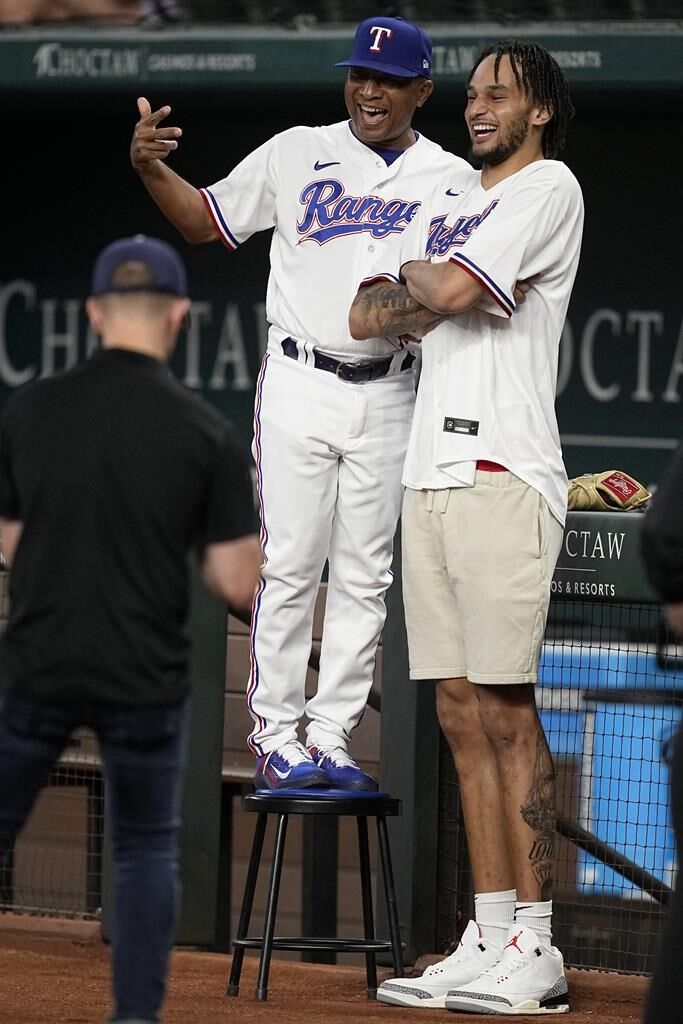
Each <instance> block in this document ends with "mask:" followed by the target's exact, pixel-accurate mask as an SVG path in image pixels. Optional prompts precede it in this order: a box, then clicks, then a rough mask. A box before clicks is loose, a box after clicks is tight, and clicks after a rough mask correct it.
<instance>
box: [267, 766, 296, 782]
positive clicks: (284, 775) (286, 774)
mask: <svg viewBox="0 0 683 1024" xmlns="http://www.w3.org/2000/svg"><path fill="white" fill-rule="evenodd" d="M269 767H270V768H272V769H273V771H274V772H275V774H276V775H277V777H278V779H288V778H289V774H290V772H291V770H292V769H291V768H288V769H287V771H286V772H281V771H280V769H279V768H276V767H275V765H274V764H271V765H270V766H269Z"/></svg>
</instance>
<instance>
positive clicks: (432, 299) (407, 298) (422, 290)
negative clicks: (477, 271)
mask: <svg viewBox="0 0 683 1024" xmlns="http://www.w3.org/2000/svg"><path fill="white" fill-rule="evenodd" d="M401 274H402V277H403V278H404V280H405V282H406V283H405V285H402V284H392V283H390V282H387V283H385V282H380V283H378V284H373V285H368V286H367V287H366V288H360V289H359V290H358V292H357V293H356V297H355V299H354V300H353V303H352V305H351V310H350V312H349V331H350V332H351V337H352V338H355V339H356V341H363V340H364V339H365V338H381V337H383V336H384V335H387V334H388V335H402V334H411V335H413V337H415V338H419V337H422V336H423V335H424V334H427V332H428V331H431V330H432V329H433V328H434V327H437V326H438V325H439V324H440V323H442V321H443V320H445V319H446V318H447V317H449V316H453V315H454V314H455V313H464V312H465V310H467V309H471V308H472V306H475V305H476V304H477V302H478V301H479V300H480V299H481V298H482V296H483V295H484V294H486V290H485V288H484V286H483V285H482V284H480V283H479V281H477V280H476V279H475V278H474V277H471V276H470V275H469V274H468V273H467V272H466V271H465V270H463V269H462V268H461V267H458V266H455V265H454V264H453V263H428V262H427V261H426V260H412V261H410V262H409V263H404V265H403V267H402V268H401ZM517 287H518V290H519V292H520V293H521V294H522V295H523V294H525V292H526V290H528V286H527V285H524V284H520V285H518V286H517Z"/></svg>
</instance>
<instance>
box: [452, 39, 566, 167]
mask: <svg viewBox="0 0 683 1024" xmlns="http://www.w3.org/2000/svg"><path fill="white" fill-rule="evenodd" d="M492 54H495V58H496V61H495V65H494V74H495V76H496V78H497V77H498V68H499V67H500V62H501V60H502V59H503V57H504V56H505V55H506V54H507V56H508V57H509V58H510V63H511V65H512V70H513V73H514V76H515V79H516V81H517V85H519V86H520V87H521V88H523V89H524V91H525V92H526V93H527V95H529V96H531V98H532V99H533V100H534V102H535V103H538V104H539V106H544V107H547V108H548V109H549V110H550V112H551V113H552V117H551V119H550V121H548V123H547V125H546V126H545V129H544V131H543V136H542V144H543V156H544V157H547V158H548V159H550V160H554V159H556V158H557V157H558V156H559V155H560V153H561V152H562V150H563V149H564V144H565V140H566V137H567V126H568V125H569V122H570V121H571V119H572V118H573V116H574V105H573V103H572V101H571V97H570V95H569V86H568V85H567V80H566V78H565V77H564V75H563V74H562V71H561V70H560V66H559V64H558V63H557V61H556V60H555V58H554V57H553V56H552V55H551V54H549V53H548V51H547V50H544V49H543V47H542V46H539V45H538V43H522V42H520V41H519V40H516V39H504V40H502V41H501V42H499V43H496V45H495V46H490V47H489V48H488V49H487V50H484V51H483V52H482V53H480V54H479V57H478V58H477V62H476V64H475V65H474V67H473V68H472V71H471V72H470V77H469V79H468V85H469V83H470V82H471V81H472V75H473V74H474V72H475V71H476V70H477V68H478V67H479V65H480V64H481V62H482V61H483V60H485V59H486V57H490V56H491V55H492Z"/></svg>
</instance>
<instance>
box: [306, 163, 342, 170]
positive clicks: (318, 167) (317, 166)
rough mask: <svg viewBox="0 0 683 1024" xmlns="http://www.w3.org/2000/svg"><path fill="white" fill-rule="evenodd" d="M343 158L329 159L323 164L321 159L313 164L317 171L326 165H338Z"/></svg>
mask: <svg viewBox="0 0 683 1024" xmlns="http://www.w3.org/2000/svg"><path fill="white" fill-rule="evenodd" d="M340 163H341V160H328V161H327V163H324V164H321V163H320V161H319V160H316V162H315V163H314V164H313V167H314V168H315V170H316V171H322V170H323V169H324V168H325V167H338V166H339V164H340Z"/></svg>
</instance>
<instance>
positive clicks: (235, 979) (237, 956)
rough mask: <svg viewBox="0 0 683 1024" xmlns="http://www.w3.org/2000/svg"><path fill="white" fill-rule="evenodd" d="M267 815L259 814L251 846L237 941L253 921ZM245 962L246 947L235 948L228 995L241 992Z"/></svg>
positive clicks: (243, 936) (235, 994)
mask: <svg viewBox="0 0 683 1024" xmlns="http://www.w3.org/2000/svg"><path fill="white" fill-rule="evenodd" d="M266 820H267V815H266V814H259V815H258V817H257V818H256V828H255V829H254V841H253V842H252V844H251V856H250V857H249V870H248V871H247V880H246V882H245V884H244V896H243V897H242V909H241V910H240V919H239V923H238V925H237V935H236V936H235V938H237V939H246V937H247V932H248V930H249V921H250V919H251V908H252V907H253V905H254V893H255V892H256V882H257V880H258V869H259V865H260V863H261V852H262V850H263V839H264V836H265V834H266ZM243 960H244V946H234V947H233V952H232V967H231V968H230V980H229V981H228V990H227V992H226V995H229V996H237V995H239V991H240V975H241V973H242V961H243Z"/></svg>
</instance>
